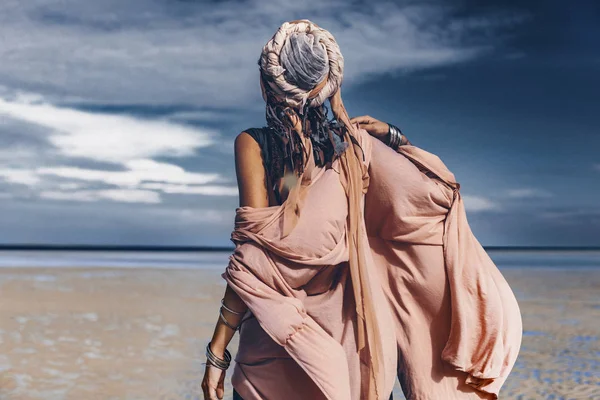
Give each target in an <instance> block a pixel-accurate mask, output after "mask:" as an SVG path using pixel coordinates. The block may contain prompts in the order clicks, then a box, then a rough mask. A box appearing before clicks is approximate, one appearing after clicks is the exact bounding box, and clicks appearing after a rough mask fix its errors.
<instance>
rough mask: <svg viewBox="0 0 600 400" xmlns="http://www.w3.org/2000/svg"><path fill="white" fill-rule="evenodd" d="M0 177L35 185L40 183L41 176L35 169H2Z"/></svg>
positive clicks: (10, 181) (9, 180) (9, 181)
mask: <svg viewBox="0 0 600 400" xmlns="http://www.w3.org/2000/svg"><path fill="white" fill-rule="evenodd" d="M0 178H3V179H4V180H5V181H6V182H8V183H17V184H20V185H26V186H34V185H36V184H37V183H39V181H40V179H39V177H38V176H37V175H36V174H35V173H34V172H33V171H27V170H19V169H0Z"/></svg>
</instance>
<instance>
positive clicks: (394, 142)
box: [386, 123, 404, 149]
mask: <svg viewBox="0 0 600 400" xmlns="http://www.w3.org/2000/svg"><path fill="white" fill-rule="evenodd" d="M388 126H389V130H388V142H387V143H386V144H387V145H388V146H389V147H391V148H392V149H397V148H398V146H401V145H402V144H404V135H403V134H402V131H401V130H400V128H398V127H397V126H396V125H392V124H390V123H388Z"/></svg>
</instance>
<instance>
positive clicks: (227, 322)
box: [219, 309, 240, 331]
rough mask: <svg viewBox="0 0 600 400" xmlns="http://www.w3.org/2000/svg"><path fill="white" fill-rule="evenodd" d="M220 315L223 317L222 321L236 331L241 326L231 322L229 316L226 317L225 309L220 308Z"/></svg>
mask: <svg viewBox="0 0 600 400" xmlns="http://www.w3.org/2000/svg"><path fill="white" fill-rule="evenodd" d="M219 316H220V317H221V321H223V323H224V324H225V325H227V326H228V327H230V328H231V329H233V330H234V331H237V330H238V328H239V327H240V326H239V325H238V326H233V325H231V324H230V323H229V321H227V318H225V316H224V315H223V309H219Z"/></svg>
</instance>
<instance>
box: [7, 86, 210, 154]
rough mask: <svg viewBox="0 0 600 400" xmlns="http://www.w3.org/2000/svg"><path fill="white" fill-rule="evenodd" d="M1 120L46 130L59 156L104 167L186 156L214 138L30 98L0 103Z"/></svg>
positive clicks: (202, 131) (159, 123)
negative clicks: (127, 162) (110, 163)
mask: <svg viewBox="0 0 600 400" xmlns="http://www.w3.org/2000/svg"><path fill="white" fill-rule="evenodd" d="M33 100H35V101H36V102H32V101H33ZM0 115H5V116H7V117H10V118H12V119H15V120H20V121H24V122H27V123H30V124H35V125H37V126H41V127H44V128H46V129H47V132H48V133H47V135H48V137H47V140H48V142H49V143H50V144H52V145H53V146H54V147H55V148H56V149H57V150H58V152H60V153H61V154H62V155H64V156H67V157H80V158H87V159H92V160H98V161H104V162H105V161H111V162H126V161H129V160H133V159H138V158H147V157H154V156H159V155H160V156H188V155H191V154H193V153H194V151H195V150H196V149H198V148H200V147H206V146H208V145H210V144H211V143H212V142H213V140H214V138H215V137H216V136H217V134H216V132H214V131H211V130H208V129H195V128H191V127H186V126H184V125H179V124H175V123H172V122H169V121H163V120H150V119H140V118H134V117H130V116H123V115H115V114H107V113H91V112H85V111H80V110H76V109H70V108H66V107H57V106H54V105H52V104H49V103H45V102H42V101H41V100H40V99H39V98H37V97H35V98H31V97H29V96H18V97H15V98H14V99H6V98H1V97H0Z"/></svg>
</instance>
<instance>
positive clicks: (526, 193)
mask: <svg viewBox="0 0 600 400" xmlns="http://www.w3.org/2000/svg"><path fill="white" fill-rule="evenodd" d="M506 194H507V196H508V197H510V198H513V199H536V198H547V197H552V193H550V192H548V191H546V190H543V189H537V188H520V189H510V190H508V191H507V193H506Z"/></svg>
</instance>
